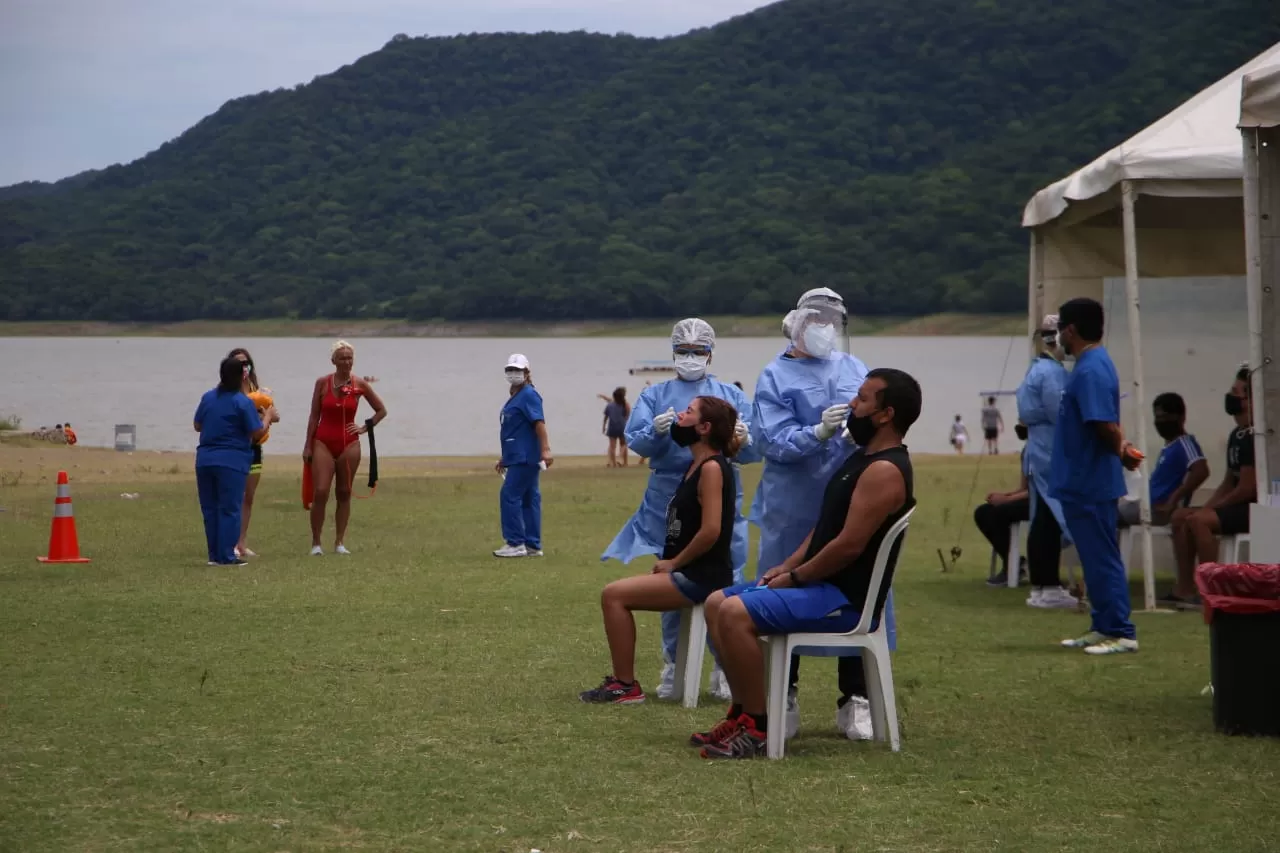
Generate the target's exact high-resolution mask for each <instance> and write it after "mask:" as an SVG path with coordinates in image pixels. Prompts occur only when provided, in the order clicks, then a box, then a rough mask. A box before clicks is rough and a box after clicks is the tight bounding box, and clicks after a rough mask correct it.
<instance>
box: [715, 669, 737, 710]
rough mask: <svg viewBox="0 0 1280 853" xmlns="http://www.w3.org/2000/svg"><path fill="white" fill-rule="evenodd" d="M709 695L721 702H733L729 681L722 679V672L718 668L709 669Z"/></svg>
mask: <svg viewBox="0 0 1280 853" xmlns="http://www.w3.org/2000/svg"><path fill="white" fill-rule="evenodd" d="M710 693H711V695H712V696H714V697H716V698H717V699H719V700H720V701H721V702H730V701H732V700H733V691H732V690H730V689H729V679H727V678H725V677H724V671H723V670H721V669H720V668H719V667H712V668H711V687H710Z"/></svg>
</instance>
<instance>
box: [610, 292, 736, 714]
mask: <svg viewBox="0 0 1280 853" xmlns="http://www.w3.org/2000/svg"><path fill="white" fill-rule="evenodd" d="M715 345H716V332H715V329H713V328H711V324H710V323H708V322H706V321H705V320H701V319H699V318H697V317H690V318H688V319H685V320H681V321H680V322H678V323H676V324H675V326H674V327H673V328H672V329H671V357H672V359H673V360H674V362H675V369H676V378H675V379H668V380H666V381H665V382H659V383H658V384H657V385H647V386H646V387H645V389H644V390H643V391H641V392H640V397H639V399H637V400H636V404H635V407H634V408H633V409H632V410H631V417H630V418H629V419H628V421H627V429H626V437H627V444H628V445H630V447H631V449H632V450H633V451H634V452H635V453H636V454H638V455H640V456H644V457H647V458H648V459H649V484H648V486H647V487H646V488H645V492H644V497H643V498H641V500H640V507H639V508H638V509H637V510H636V513H635V515H633V516H631V519H630V520H629V521H628V522H627V523H626V524H625V525H623V528H622V529H621V530H620V531H618V535H617V536H615V537H614V539H613V541H612V542H610V543H609V547H608V548H606V549H605V552H604V554H602V555H601V557H600V560H601V562H604V561H605V560H610V559H613V560H618V561H620V562H622V563H623V564H627V563H630V562H631V561H632V560H634V559H635V558H636V557H642V556H647V555H650V554H653V555H658V554H661V553H663V550H664V549H665V548H666V541H667V507H668V505H669V504H670V503H671V500H672V498H673V497H674V496H675V494H676V491H677V490H678V489H679V488H680V484H681V483H682V482H683V481H684V476H685V474H686V473H687V472H688V471H689V466H690V464H692V461H693V456H692V453H691V451H690V450H689V448H687V447H684V446H682V445H680V444H679V443H678V442H676V441H675V437H674V436H673V433H672V425H673V424H675V423H676V417H677V416H676V413H677V412H683V411H685V410H686V409H688V408H689V404H690V403H691V402H692V401H693V400H694V399H695V398H696V397H717V398H719V399H721V400H724V401H725V402H727V403H729V404H730V405H731V406H733V408H734V409H735V410H736V411H737V412H738V413H739V420H738V421H737V422H736V426H735V427H734V435H735V436H736V437H737V438H738V439H739V443H740V444H741V445H742V447H741V448H740V449H739V451H738V457H737V458H738V461H739V462H755V461H758V460H759V458H760V457H759V455H753V452H752V450H751V448H750V447H748V446H747V445H749V444H750V441H749V440H748V435H749V429H750V423H749V421H743V420H742V418H744V417H745V418H749V417H750V415H749V414H747V412H749V410H750V409H749V405H750V404H749V403H748V402H747V398H746V395H745V394H743V393H742V392H741V391H739V390H738V389H737V388H735V387H733V386H732V385H730V384H728V383H727V382H721V381H720V380H719V379H716V378H715V377H714V376H713V375H711V374H710V373H708V372H707V369H708V368H709V367H710V366H711V361H712V356H713V353H714V351H715ZM734 473H735V475H736V470H735V471H734ZM733 519H734V521H733V545H732V548H731V554H732V558H733V580H734V582H735V583H736V582H739V581H741V580H742V577H743V574H742V573H743V570H744V569H745V568H746V565H747V522H746V520H745V519H743V517H742V482H741V479H740V478H738V477H737V476H735V477H734V513H733ZM679 637H680V613H679V611H678V610H671V611H668V612H665V613H663V614H662V657H663V666H662V674H661V675H660V676H659V678H658V688H657V691H656V695H657V697H658V698H659V699H669V698H671V696H672V695H673V693H674V690H675V671H676V668H675V660H676V643H677V641H678V640H679ZM615 674H616V673H615ZM711 692H712V694H713V695H715V696H716V697H718V698H724V697H727V696H728V695H729V682H728V680H727V679H726V678H725V675H724V673H723V672H722V671H721V670H720V667H719V666H718V665H717V666H713V667H712V670H711Z"/></svg>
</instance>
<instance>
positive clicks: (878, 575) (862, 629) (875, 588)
mask: <svg viewBox="0 0 1280 853" xmlns="http://www.w3.org/2000/svg"><path fill="white" fill-rule="evenodd" d="M915 511H916V508H915V505H914V504H913V505H912V507H911V509H909V510H907V511H906V512H905V513H903V516H902V518H900V519H898V520H897V521H895V522H894V523H893V527H890V528H889V532H888V533H886V534H885V535H884V539H883V540H882V541H881V542H880V550H879V551H878V552H877V553H876V564H875V568H873V569H872V570H871V584H870V585H869V586H868V587H867V601H866V604H865V606H864V607H863V610H862V618H861V619H859V620H858V627H856V628H854V629H853V630H852V631H850V632H849V633H850V634H868V633H870V632H871V620H872V618H873V617H874V616H875V613H876V602H877V601H879V600H880V585H881V584H882V583H884V573H885V570H886V569H887V568H888V567H889V555H890V554H892V553H893V546H894V545H896V544H897V543H898V540H899V539H901V538H902V536H903V534H905V533H906V532H907V524H908V523H909V522H910V521H911V516H912V514H913V513H914V512H915ZM899 556H901V555H899Z"/></svg>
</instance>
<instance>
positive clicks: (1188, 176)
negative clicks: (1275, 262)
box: [1022, 44, 1280, 228]
mask: <svg viewBox="0 0 1280 853" xmlns="http://www.w3.org/2000/svg"><path fill="white" fill-rule="evenodd" d="M1277 64H1280V44H1275V45H1272V46H1271V48H1269V49H1268V50H1266V51H1265V52H1263V53H1261V54H1259V55H1258V56H1256V57H1254V58H1253V59H1252V60H1251V61H1250V62H1248V63H1247V64H1245V65H1243V66H1241V67H1240V68H1237V69H1236V70H1235V71H1233V72H1231V73H1230V74H1228V75H1227V76H1226V77H1223V78H1222V79H1221V80H1219V81H1218V82H1216V83H1214V84H1213V85H1212V86H1210V87H1209V88H1207V89H1205V90H1203V91H1202V92H1200V93H1199V94H1198V95H1196V96H1194V97H1193V98H1191V99H1190V100H1188V101H1186V102H1184V103H1183V104H1182V105H1181V106H1179V107H1178V108H1177V109H1175V110H1174V111H1173V112H1171V113H1169V114H1168V115H1166V116H1165V117H1164V118H1162V119H1160V120H1158V121H1156V122H1155V123H1154V124H1151V125H1149V126H1148V127H1147V128H1146V129H1144V130H1142V131H1140V132H1139V133H1138V134H1136V135H1135V136H1133V137H1131V138H1129V139H1128V140H1126V141H1125V142H1122V143H1121V144H1120V145H1117V146H1116V147H1115V148H1112V149H1111V150H1110V151H1108V152H1107V153H1106V154H1103V155H1102V156H1101V157H1099V158H1098V159H1096V160H1094V161H1093V162H1092V163H1090V164H1089V165H1087V166H1085V167H1084V168H1083V169H1080V170H1078V171H1076V172H1074V173H1073V174H1071V175H1069V176H1067V177H1066V178H1063V179H1062V180H1060V181H1058V182H1057V183H1054V184H1050V185H1049V186H1047V187H1045V188H1044V189H1042V190H1040V192H1038V193H1036V194H1035V196H1033V197H1032V199H1031V201H1029V202H1027V206H1026V209H1025V210H1024V211H1023V213H1022V224H1023V226H1024V227H1028V228H1034V227H1036V226H1038V225H1043V224H1045V223H1046V222H1051V221H1053V220H1054V219H1057V218H1058V217H1059V216H1061V215H1062V214H1063V212H1065V211H1066V209H1067V207H1068V205H1069V204H1070V203H1071V202H1073V201H1084V200H1085V199H1090V198H1094V197H1095V196H1099V195H1102V194H1103V193H1105V192H1107V191H1108V190H1110V189H1111V188H1112V187H1114V186H1116V185H1117V184H1119V183H1120V182H1121V181H1130V180H1133V181H1137V180H1141V181H1161V182H1163V190H1162V192H1163V193H1164V194H1170V195H1182V196H1195V195H1197V193H1196V191H1195V187H1194V186H1193V185H1194V183H1195V182H1197V181H1222V180H1224V179H1228V180H1229V179H1234V180H1236V181H1239V180H1240V179H1241V176H1242V175H1243V172H1244V165H1243V155H1242V153H1241V150H1242V149H1241V142H1240V132H1239V130H1238V129H1237V127H1236V123H1237V120H1238V119H1239V117H1240V93H1241V82H1242V80H1243V78H1244V77H1245V75H1247V74H1250V73H1252V72H1255V71H1259V70H1261V69H1263V68H1266V67H1268V66H1272V65H1277ZM1272 111H1273V113H1274V112H1276V111H1280V106H1273V107H1272ZM1213 194H1214V195H1217V194H1220V185H1219V187H1218V191H1217V192H1214V193H1213Z"/></svg>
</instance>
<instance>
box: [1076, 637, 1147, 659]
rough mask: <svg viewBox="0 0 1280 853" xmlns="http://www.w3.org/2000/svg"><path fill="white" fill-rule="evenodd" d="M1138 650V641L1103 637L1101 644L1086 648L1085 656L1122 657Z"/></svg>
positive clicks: (1126, 638)
mask: <svg viewBox="0 0 1280 853" xmlns="http://www.w3.org/2000/svg"><path fill="white" fill-rule="evenodd" d="M1137 650H1138V641H1137V640H1130V639H1129V638H1128V637H1105V638H1104V639H1103V640H1102V641H1101V642H1099V643H1094V644H1093V645H1092V646H1086V647H1085V650H1084V653H1085V654H1086V655H1123V654H1128V653H1130V652H1136V651H1137Z"/></svg>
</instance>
